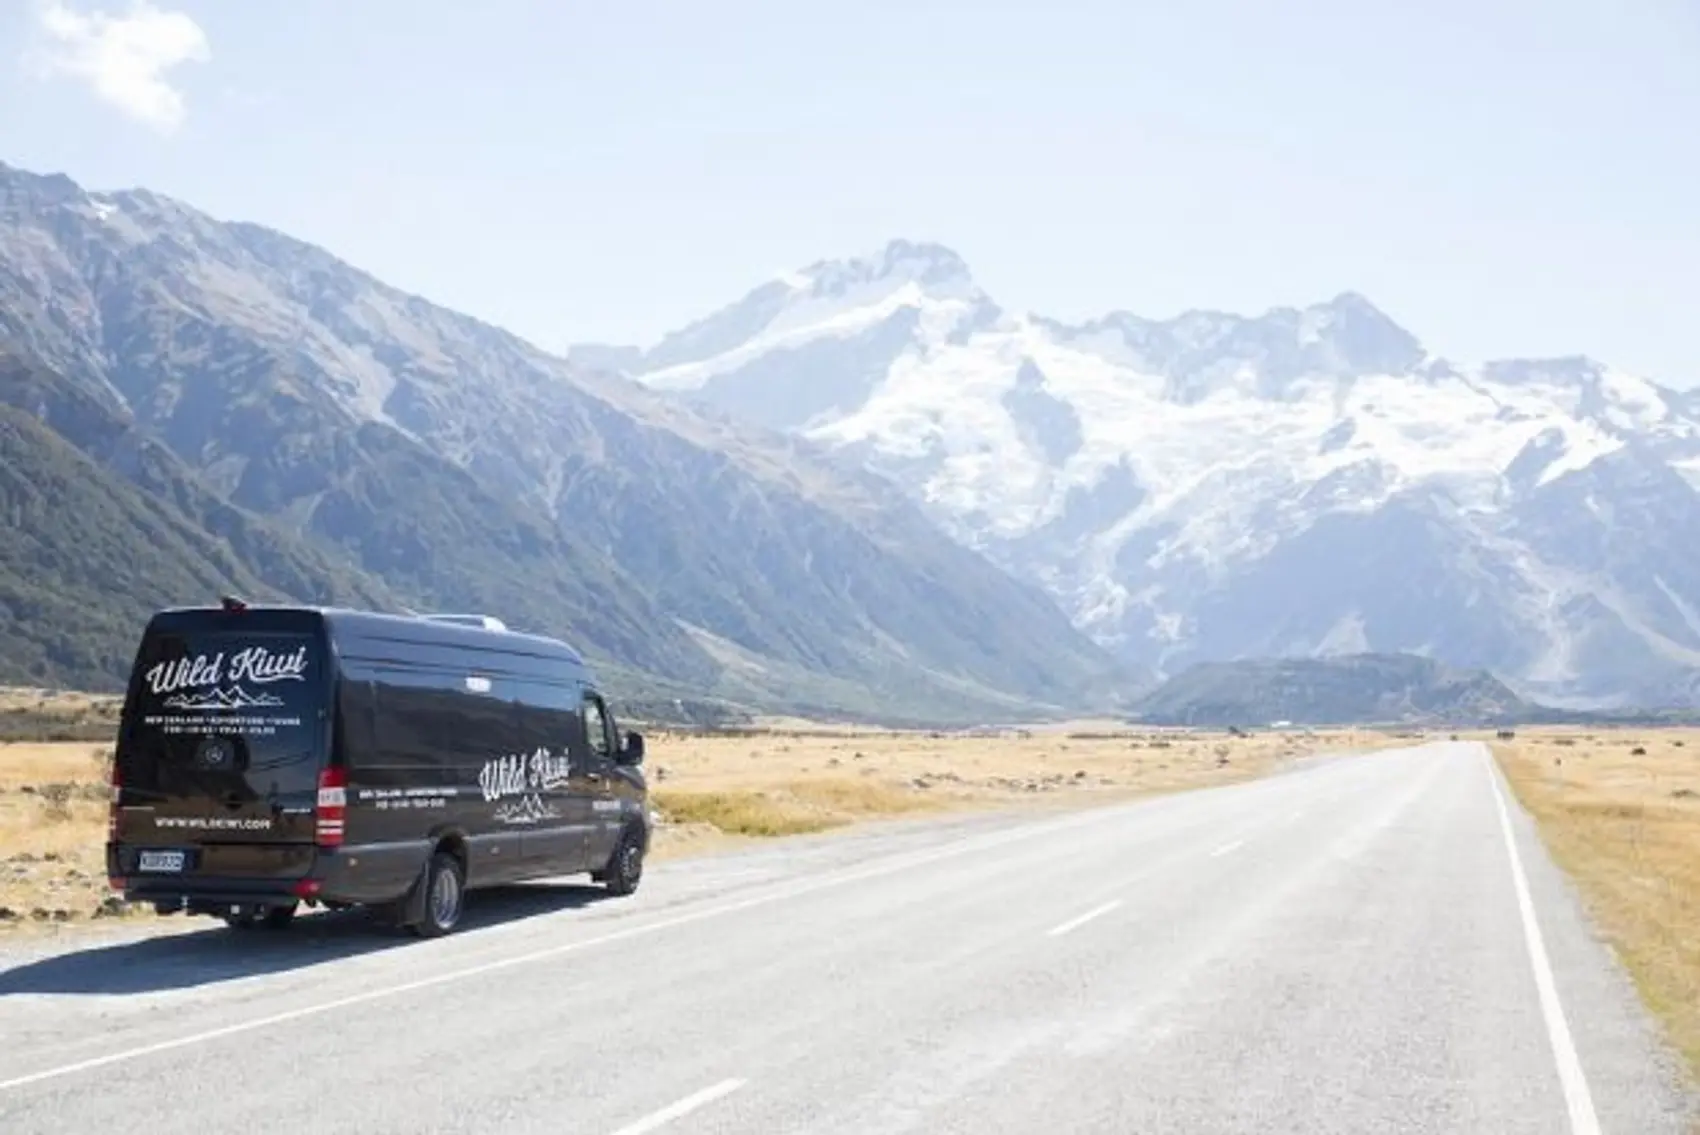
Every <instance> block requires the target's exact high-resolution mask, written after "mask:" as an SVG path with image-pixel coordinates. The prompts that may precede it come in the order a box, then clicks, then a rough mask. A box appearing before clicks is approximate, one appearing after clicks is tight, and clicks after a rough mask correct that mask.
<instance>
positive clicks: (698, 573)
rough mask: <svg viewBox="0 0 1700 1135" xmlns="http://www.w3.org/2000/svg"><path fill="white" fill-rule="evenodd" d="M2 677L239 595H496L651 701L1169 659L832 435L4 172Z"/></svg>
mask: <svg viewBox="0 0 1700 1135" xmlns="http://www.w3.org/2000/svg"><path fill="white" fill-rule="evenodd" d="M0 516H4V517H5V518H6V520H7V524H8V527H7V532H8V538H7V539H6V540H5V541H0V544H4V547H0V681H10V682H23V683H29V684H73V685H97V686H102V687H106V688H110V687H112V686H113V685H114V684H115V683H116V682H118V681H119V680H120V679H121V677H122V675H123V674H124V673H125V671H126V670H127V667H128V664H129V660H130V656H131V653H132V652H133V650H134V647H135V638H136V636H137V634H138V633H139V631H140V629H141V623H142V620H143V619H144V618H145V617H146V614H147V613H148V612H149V611H150V610H152V609H153V608H155V607H157V606H161V605H168V604H182V603H197V602H208V601H212V600H214V599H215V598H216V597H217V596H218V595H219V594H220V593H221V592H228V591H234V592H236V593H239V594H243V595H247V596H250V597H252V598H255V599H277V598H282V597H288V598H294V599H299V600H308V601H314V602H328V603H337V604H347V605H357V606H368V607H377V608H380V609H391V610H399V609H403V608H413V609H438V610H444V609H446V610H455V611H482V612H488V613H491V614H495V615H498V616H501V617H502V618H503V619H505V620H506V621H508V622H509V623H510V625H514V626H516V627H519V628H523V629H532V630H539V631H544V632H550V633H557V634H561V635H563V636H565V637H567V638H569V639H570V640H572V641H573V642H575V643H576V644H578V645H579V646H580V647H582V648H584V649H585V650H587V652H588V653H590V655H591V656H592V658H593V659H594V660H596V661H597V662H598V664H599V665H601V666H602V667H603V669H604V670H605V672H606V673H607V674H608V675H609V676H610V679H611V681H612V682H613V683H614V685H615V686H616V689H617V690H618V691H619V692H620V693H622V694H623V695H624V696H626V697H628V698H631V699H642V700H643V703H644V704H645V705H647V706H650V707H652V708H658V709H659V708H666V707H668V706H674V707H677V708H678V709H679V710H680V712H684V713H687V715H688V713H689V712H690V710H689V709H688V706H687V703H690V704H692V705H695V704H701V703H705V702H707V703H713V702H717V701H724V702H730V703H735V704H738V705H743V706H746V707H753V708H757V709H768V710H783V711H786V712H793V713H834V714H852V715H863V716H875V717H883V718H887V719H898V720H917V721H919V720H928V721H936V720H982V719H992V718H1006V717H1023V716H1030V715H1033V714H1047V713H1057V712H1071V711H1075V710H1078V709H1081V708H1086V707H1103V706H1113V705H1117V704H1121V703H1122V702H1124V701H1125V700H1126V699H1127V698H1128V697H1129V696H1130V695H1131V694H1132V693H1134V692H1137V690H1139V689H1140V688H1142V687H1143V686H1146V685H1149V682H1150V674H1149V672H1148V671H1145V670H1142V669H1141V668H1140V667H1138V666H1134V665H1129V664H1127V663H1124V662H1122V661H1120V660H1118V659H1116V658H1115V657H1113V656H1112V654H1111V653H1110V652H1108V651H1107V650H1105V649H1104V648H1103V647H1101V646H1100V645H1098V644H1096V643H1094V642H1093V641H1091V640H1090V639H1089V637H1088V636H1087V635H1086V634H1084V633H1083V632H1081V631H1080V630H1078V629H1077V628H1075V627H1074V626H1073V625H1071V623H1070V621H1069V619H1068V618H1067V617H1066V616H1065V614H1064V613H1063V612H1062V611H1061V610H1060V609H1059V607H1058V605H1057V604H1056V603H1055V601H1054V600H1053V599H1052V598H1051V597H1050V596H1049V595H1047V594H1046V593H1045V592H1044V590H1043V589H1042V588H1041V587H1040V586H1038V585H1036V584H1034V583H1032V582H1031V581H1018V580H1017V579H1015V578H1014V577H1012V575H1010V574H1009V573H1007V572H1006V571H1004V570H1002V569H1000V568H999V567H997V566H994V565H993V564H992V563H991V562H989V561H988V560H987V559H986V558H984V557H983V556H982V555H981V554H980V553H977V552H975V551H972V550H970V549H969V548H967V547H965V546H963V545H960V544H958V543H957V542H955V541H953V540H951V539H949V538H947V537H946V536H945V535H944V534H942V532H941V531H940V529H939V528H938V527H937V526H936V524H935V523H934V522H933V521H931V520H929V519H928V518H927V517H926V516H925V515H924V513H923V510H921V509H920V508H918V507H917V506H916V505H914V504H913V503H912V502H910V501H909V500H908V499H907V498H906V497H905V496H904V495H903V494H902V493H901V492H899V491H897V490H896V489H895V488H894V487H893V486H892V485H891V484H890V483H889V482H888V481H886V480H885V479H884V478H883V477H881V476H879V475H877V474H874V473H871V472H869V471H868V470H867V469H865V468H864V467H863V466H862V465H860V464H859V463H858V462H856V461H854V460H853V459H848V458H846V457H845V456H843V455H840V454H835V453H833V452H832V451H831V450H830V448H829V447H824V446H820V445H818V444H816V443H813V442H810V441H808V440H806V439H803V438H800V437H794V436H787V435H784V434H781V433H776V432H773V431H769V430H766V429H763V428H761V427H760V426H756V425H747V424H741V423H737V422H734V421H731V420H727V419H726V418H725V417H724V416H722V415H718V414H705V413H701V412H697V411H693V410H692V409H690V408H688V407H687V406H685V405H684V404H683V403H682V402H680V401H679V400H677V399H674V398H671V397H668V396H664V395H660V394H657V393H654V392H651V391H649V390H647V389H645V388H644V387H642V386H640V385H638V384H635V383H632V382H628V381H626V380H624V379H621V378H617V377H610V376H607V375H603V374H598V373H595V372H593V371H591V370H590V369H588V368H585V367H582V366H578V365H574V364H571V363H568V362H566V361H564V360H562V359H559V358H555V357H552V356H550V355H548V354H546V353H544V352H542V351H540V350H538V349H536V348H534V347H532V346H531V345H529V344H527V343H525V342H523V341H522V340H520V339H518V338H516V337H514V336H512V335H509V334H507V333H505V332H503V331H500V330H498V329H496V328H493V327H490V326H488V325H486V324H483V323H480V322H478V321H477V320H474V319H472V318H469V317H467V316H463V315H459V314H456V313H454V312H451V311H448V310H445V309H443V308H441V307H437V306H434V305H432V304H430V303H427V302H426V301H424V300H422V299H419V298H417V297H414V296H410V295H407V294H405V293H402V292H400V291H398V290H396V289H394V288H391V287H388V286H386V285H384V284H383V283H381V282H379V281H377V280H375V279H373V278H372V277H370V276H369V275H366V274H365V273H362V272H360V271H358V270H357V269H354V268H352V267H350V266H349V265H347V264H344V263H342V262H341V261H339V260H337V259H335V258H334V257H333V256H331V255H330V254H328V253H326V252H324V251H322V250H320V249H318V248H315V247H312V246H310V245H307V244H303V243H301V242H299V241H296V240H293V239H291V238H289V237H287V236H284V235H282V234H280V233H277V232H274V231H272V230H269V229H265V228H261V227H259V226H256V225H251V224H241V223H225V222H221V221H217V220H214V219H213V218H211V217H208V216H206V215H205V214H203V213H199V212H197V211H195V210H194V209H192V208H190V207H188V206H186V205H183V204H181V203H179V202H177V201H173V200H171V199H169V198H165V197H162V196H159V195H157V194H154V193H150V192H147V191H145V190H134V191H124V192H113V193H100V192H88V191H85V190H84V189H82V188H81V187H80V186H78V185H76V184H75V183H74V182H72V181H71V180H69V179H68V178H66V177H63V176H60V175H51V176H41V175H37V174H32V173H29V172H26V171H23V170H19V169H15V168H11V167H7V166H0Z"/></svg>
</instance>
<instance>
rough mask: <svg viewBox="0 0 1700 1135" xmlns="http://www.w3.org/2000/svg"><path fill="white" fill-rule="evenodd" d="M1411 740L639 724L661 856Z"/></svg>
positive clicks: (1182, 781)
mask: <svg viewBox="0 0 1700 1135" xmlns="http://www.w3.org/2000/svg"><path fill="white" fill-rule="evenodd" d="M1416 739H1417V737H1416V735H1414V734H1405V735H1392V734H1387V733H1381V732H1374V731H1369V730H1330V731H1325V732H1316V733H1307V732H1303V731H1291V732H1286V733H1267V734H1253V735H1251V736H1245V737H1236V736H1231V735H1229V734H1227V733H1189V732H1183V731H1178V730H1177V731H1156V730H1133V729H1129V728H1127V727H1126V726H1120V725H1116V724H1114V723H1090V722H1088V723H1075V724H1071V725H1067V726H1048V727H1044V728H1037V727H1036V728H1033V729H1027V730H1016V729H1005V730H998V731H987V732H983V733H973V734H969V733H940V732H925V731H889V730H878V729H872V728H867V727H843V728H838V727H832V726H824V725H811V724H809V723H805V722H795V721H789V720H787V721H784V722H770V723H766V724H765V725H764V726H763V727H762V728H757V729H751V730H745V731H740V732H736V733H730V732H729V733H710V734H701V733H684V732H667V731H664V730H662V731H653V732H651V733H650V734H648V735H647V740H648V742H649V754H650V755H649V760H648V768H649V775H650V782H651V785H652V788H653V799H654V804H655V807H656V809H657V810H658V811H659V812H661V814H662V816H663V818H664V823H663V825H662V827H661V830H660V833H659V835H658V837H657V842H656V853H657V855H658V856H661V857H671V856H673V855H676V854H691V853H695V852H697V851H700V850H702V849H704V848H705V847H708V846H715V845H720V844H725V843H727V842H730V841H731V840H732V839H736V838H747V837H761V836H771V835H793V834H798V833H802V832H813V831H824V830H827V829H830V828H837V827H843V826H845V825H848V824H851V823H854V822H856V821H857V820H862V819H868V818H872V817H881V816H896V815H901V814H905V813H921V812H940V811H947V810H949V811H957V810H963V809H970V808H987V807H1009V806H1031V807H1047V806H1049V807H1056V806H1063V807H1068V806H1081V805H1086V804H1092V803H1107V802H1109V801H1112V800H1119V799H1125V798H1127V797H1128V796H1130V795H1139V794H1144V793H1151V792H1168V791H1175V790H1179V789H1185V788H1195V787H1202V786H1205V785H1211V784H1226V783H1230V782H1232V781H1236V780H1244V779H1247V778H1250V777H1255V776H1262V775H1264V774H1266V773H1268V772H1270V771H1272V770H1274V769H1275V768H1278V767H1281V766H1282V765H1285V764H1287V763H1289V762H1291V761H1292V760H1294V759H1296V758H1298V757H1302V756H1304V755H1307V754H1309V753H1313V752H1325V751H1339V750H1351V749H1359V750H1368V749H1376V748H1386V747H1389V746H1393V745H1408V744H1412V743H1415V740H1416Z"/></svg>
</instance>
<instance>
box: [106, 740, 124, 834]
mask: <svg viewBox="0 0 1700 1135" xmlns="http://www.w3.org/2000/svg"><path fill="white" fill-rule="evenodd" d="M106 786H107V800H108V803H107V805H106V838H107V839H109V840H113V839H117V838H118V796H119V794H120V793H121V792H122V791H123V782H122V781H120V780H119V779H118V754H117V752H116V751H114V752H113V754H112V768H111V771H109V772H108V773H107V774H106Z"/></svg>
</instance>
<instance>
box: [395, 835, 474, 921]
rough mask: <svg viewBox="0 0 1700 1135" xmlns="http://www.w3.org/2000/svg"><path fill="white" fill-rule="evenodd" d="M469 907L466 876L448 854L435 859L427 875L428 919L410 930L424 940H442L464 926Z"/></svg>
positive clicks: (432, 859) (442, 852)
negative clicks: (459, 925) (461, 924)
mask: <svg viewBox="0 0 1700 1135" xmlns="http://www.w3.org/2000/svg"><path fill="white" fill-rule="evenodd" d="M465 906H466V875H465V873H464V872H463V871H462V870H461V866H460V860H458V859H456V858H455V857H454V856H452V855H450V854H449V853H448V852H446V851H439V852H437V853H436V854H435V855H433V856H431V866H430V869H429V870H428V871H427V872H426V874H425V917H424V918H423V919H421V920H420V921H418V922H416V923H414V924H413V925H412V926H410V927H408V929H410V930H412V931H413V933H414V934H416V935H418V936H419V937H421V938H440V937H442V936H443V935H444V934H447V933H448V932H449V931H451V930H453V929H454V928H455V926H456V925H458V924H459V923H460V915H461V911H462V910H463V909H465Z"/></svg>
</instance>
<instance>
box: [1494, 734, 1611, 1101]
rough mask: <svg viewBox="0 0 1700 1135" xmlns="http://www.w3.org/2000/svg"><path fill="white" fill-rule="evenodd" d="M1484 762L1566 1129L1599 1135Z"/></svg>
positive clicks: (1513, 842)
mask: <svg viewBox="0 0 1700 1135" xmlns="http://www.w3.org/2000/svg"><path fill="white" fill-rule="evenodd" d="M1482 749H1483V751H1484V752H1485V751H1486V750H1487V746H1485V745H1484V746H1482ZM1487 763H1488V783H1489V784H1491V785H1492V786H1493V800H1494V803H1495V804H1497V805H1498V806H1499V826H1500V830H1501V831H1503V832H1504V833H1505V850H1506V853H1507V854H1508V855H1509V856H1510V858H1511V881H1512V883H1513V884H1515V886H1516V888H1517V910H1518V911H1519V913H1521V914H1522V916H1523V939H1524V941H1525V942H1527V943H1528V946H1529V964H1530V965H1531V966H1532V967H1533V968H1534V971H1535V989H1536V990H1537V992H1539V994H1540V998H1541V1016H1542V1017H1544V1018H1545V1019H1546V1025H1547V1039H1548V1040H1549V1041H1551V1042H1552V1055H1553V1060H1554V1061H1555V1062H1556V1063H1557V1064H1558V1079H1559V1083H1560V1084H1561V1085H1562V1086H1563V1088H1564V1105H1565V1107H1566V1108H1567V1109H1568V1110H1569V1112H1570V1130H1571V1132H1572V1135H1600V1120H1599V1116H1597V1115H1595V1114H1594V1099H1593V1096H1592V1095H1591V1094H1590V1093H1589V1091H1588V1078H1587V1077H1586V1076H1584V1075H1583V1074H1582V1061H1581V1060H1580V1059H1578V1058H1577V1056H1576V1045H1575V1044H1574V1043H1573V1042H1572V1041H1571V1039H1570V1026H1569V1024H1568V1023H1566V1021H1565V1019H1564V1006H1562V1005H1561V1004H1559V1000H1558V985H1557V983H1556V982H1555V981H1554V979H1553V973H1552V963H1551V962H1550V961H1548V960H1547V948H1546V943H1545V941H1544V940H1543V939H1542V938H1541V925H1540V923H1539V922H1536V921H1535V904H1534V901H1533V900H1532V899H1530V897H1529V880H1528V878H1527V877H1526V876H1525V875H1524V874H1523V859H1522V856H1520V855H1518V853H1517V838H1516V836H1515V835H1514V834H1513V833H1512V831H1511V813H1510V812H1509V811H1508V810H1507V809H1506V807H1505V793H1504V792H1502V791H1500V787H1499V774H1498V772H1497V770H1496V769H1495V768H1494V766H1493V756H1492V754H1491V753H1490V754H1489V755H1488V758H1487Z"/></svg>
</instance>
